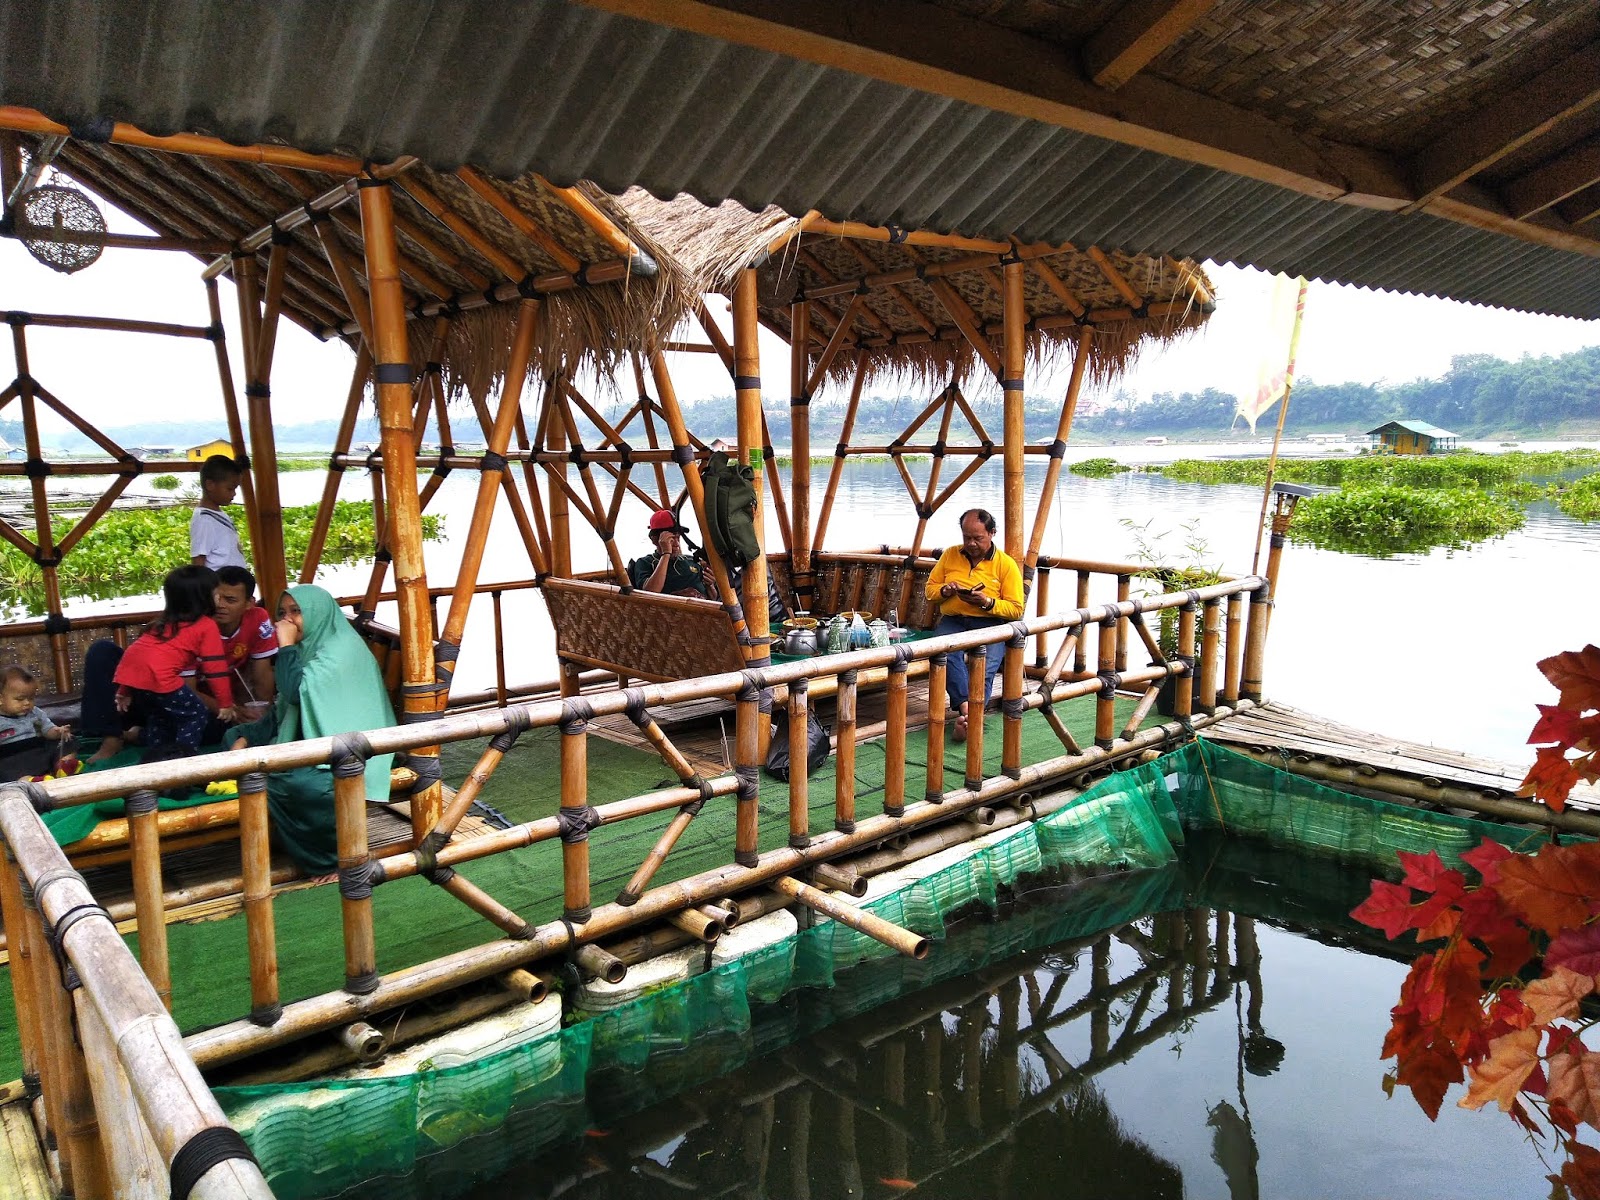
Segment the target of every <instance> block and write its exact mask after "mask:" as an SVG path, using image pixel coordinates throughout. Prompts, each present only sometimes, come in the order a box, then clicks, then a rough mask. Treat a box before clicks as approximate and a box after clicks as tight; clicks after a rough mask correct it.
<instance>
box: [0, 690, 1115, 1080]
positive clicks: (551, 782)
mask: <svg viewBox="0 0 1600 1200" xmlns="http://www.w3.org/2000/svg"><path fill="white" fill-rule="evenodd" d="M1132 706H1133V701H1132V700H1119V701H1118V718H1119V722H1120V721H1122V720H1126V716H1127V713H1128V712H1129V711H1130V710H1131V709H1132ZM1057 712H1058V714H1059V715H1060V716H1061V717H1062V719H1063V721H1064V723H1065V724H1066V725H1067V727H1068V728H1069V729H1071V730H1072V731H1073V733H1074V735H1075V736H1076V737H1077V738H1078V741H1079V743H1080V744H1082V745H1090V744H1092V743H1093V727H1094V701H1093V700H1092V698H1085V699H1081V700H1077V701H1073V702H1071V703H1067V704H1062V705H1059V706H1058V707H1057ZM1001 724H1002V722H1001V720H1000V718H999V717H998V716H995V715H991V716H990V717H989V719H988V721H987V722H986V724H985V727H984V760H985V774H986V775H995V774H998V773H999V769H1000V744H1001ZM559 737H560V735H559V734H558V733H557V732H556V731H554V730H539V731H532V732H529V733H526V734H524V735H523V736H522V738H521V739H520V740H519V741H518V743H517V745H516V747H514V748H513V750H512V751H511V753H509V754H508V755H507V756H506V758H505V761H504V762H503V764H502V765H501V767H500V769H499V770H498V771H497V772H496V774H495V776H494V779H493V780H492V781H491V783H490V784H489V786H488V787H486V788H485V789H484V796H483V799H484V801H485V802H486V803H487V804H489V805H490V806H492V807H493V808H495V809H497V810H498V811H500V812H502V813H504V814H505V815H506V816H508V817H509V818H511V819H512V820H513V821H516V822H522V821H527V820H531V819H534V818H537V817H540V816H547V815H550V814H553V813H554V812H555V811H556V809H557V808H558V806H559V799H560V770H559V765H558V758H557V755H558V740H559ZM482 746H483V743H482V742H468V743H458V744H456V745H454V746H450V747H446V748H445V752H444V755H443V768H444V777H445V780H446V782H448V783H450V784H452V785H459V784H460V782H461V780H462V779H463V778H464V777H465V775H466V773H467V771H468V770H469V769H470V767H471V766H472V764H473V763H475V762H476V761H477V758H478V756H479V755H480V754H481V753H482ZM926 748H927V736H926V733H925V732H921V731H919V732H916V733H913V734H911V735H909V736H908V738H907V746H906V795H907V801H908V802H912V801H915V800H917V799H920V798H921V796H922V793H923V791H924V789H925V788H926V770H927V766H926V762H927V760H926ZM1062 752H1063V751H1062V747H1061V743H1060V742H1059V741H1058V740H1057V738H1056V736H1055V734H1054V733H1053V732H1052V731H1051V730H1050V728H1049V726H1048V725H1046V724H1045V722H1044V720H1043V719H1042V718H1041V717H1039V716H1038V714H1036V713H1029V714H1028V715H1027V716H1026V717H1025V718H1024V720H1023V753H1022V761H1023V762H1024V763H1032V762H1039V761H1041V760H1043V759H1046V758H1050V757H1054V756H1055V755H1058V754H1060V753H1062ZM885 765H886V762H885V750H884V744H883V742H882V740H881V739H878V740H875V741H871V742H863V743H861V744H860V745H859V746H858V747H857V751H856V772H855V774H856V788H855V790H856V796H857V801H856V815H857V818H858V819H861V818H865V817H869V816H873V815H875V814H877V813H879V812H881V811H882V808H881V806H882V794H883V782H884V768H885ZM964 773H965V753H964V747H959V746H949V747H947V753H946V784H945V786H946V788H947V789H949V790H954V789H957V788H959V787H961V785H962V776H963V775H964ZM675 782H676V780H675V779H674V778H673V776H672V774H671V772H670V771H668V770H667V769H666V767H665V766H664V765H663V764H662V762H661V760H660V759H659V758H657V757H656V756H655V755H654V754H651V753H647V752H645V751H641V750H635V749H630V748H628V747H624V746H618V745H616V744H614V743H610V742H607V741H605V740H604V739H602V738H599V737H590V738H589V792H590V802H591V803H593V804H603V803H606V802H607V801H612V800H619V799H622V798H624V797H626V796H631V795H636V794H638V793H640V792H645V791H650V790H653V789H655V788H658V787H661V786H667V785H671V784H673V783H675ZM833 796H834V760H833V759H832V758H830V759H829V760H828V762H827V763H826V764H825V765H824V766H823V767H822V768H821V769H820V770H819V771H818V772H817V773H816V774H815V775H813V776H811V779H810V801H811V805H810V807H811V813H812V819H811V828H812V830H813V831H814V832H821V831H823V830H827V829H831V828H832V827H833ZM788 803H789V801H788V785H787V784H785V783H782V782H780V781H777V780H774V779H768V778H766V777H765V776H763V779H762V787H761V802H760V805H761V815H762V819H761V842H760V845H761V849H762V850H763V851H766V850H771V849H774V848H777V847H780V846H783V845H785V844H787V841H788V815H787V814H788ZM734 808H735V803H734V799H733V797H732V796H726V797H719V798H717V799H716V800H714V801H712V802H711V803H709V804H708V805H707V806H706V808H705V810H704V811H703V812H702V813H701V814H700V816H699V817H697V818H696V819H695V821H694V823H693V824H692V825H690V827H689V829H688V831H687V832H686V833H685V834H684V835H683V837H682V838H681V839H680V840H679V842H678V844H677V847H676V848H675V849H674V851H673V853H672V855H671V856H670V857H669V858H668V859H667V861H666V863H665V864H664V865H663V866H662V868H661V870H660V872H659V873H658V874H657V876H656V878H655V880H654V881H653V882H655V883H657V884H660V883H667V882H670V881H672V880H674V879H681V878H684V877H686V876H689V875H694V874H697V873H699V872H701V871H705V870H709V869H711V868H713V867H717V866H721V865H724V864H726V863H728V862H730V861H731V860H732V856H733V840H734ZM672 817H673V813H672V812H670V811H669V812H663V813H657V814H654V815H652V816H648V817H641V818H635V819H632V820H629V821H626V822H623V823H620V824H618V825H614V826H610V827H607V828H605V829H602V830H599V831H596V833H594V834H593V835H592V836H591V838H590V843H589V845H590V862H591V872H590V873H591V880H592V884H591V887H592V893H593V898H594V903H596V904H601V903H606V902H609V901H610V900H612V899H613V898H614V897H615V896H616V894H617V892H618V891H620V890H621V888H622V887H623V885H624V884H626V883H627V881H628V879H629V878H630V877H631V876H632V875H633V872H634V871H635V870H636V869H637V868H638V865H639V863H640V862H642V861H643V859H644V857H645V856H646V854H648V853H649V850H650V848H651V846H653V845H654V843H655V841H656V839H657V838H658V837H659V835H660V833H661V831H662V830H663V829H664V828H665V827H666V825H667V823H668V822H669V821H670V820H671V819H672ZM462 874H464V875H466V876H467V877H468V878H470V879H471V880H472V881H473V882H474V883H476V884H478V885H479V886H480V887H482V888H484V889H485V890H486V891H487V892H489V894H490V895H492V896H494V897H495V898H496V899H497V900H499V901H500V902H501V903H502V904H505V905H506V906H508V907H509V908H511V909H513V910H514V911H516V912H517V913H518V914H520V915H521V916H522V917H524V918H525V919H526V920H528V921H529V922H531V923H533V924H536V925H537V924H540V923H543V922H545V921H550V920H553V919H555V918H556V917H558V916H560V913H561V906H562V884H561V844H560V843H559V842H558V841H550V842H545V843H542V844H540V845H538V846H533V847H529V848H527V849H525V850H519V851H513V852H509V853H505V854H500V855H496V856H494V857H492V858H488V859H484V860H482V861H480V862H477V863H472V864H469V865H467V866H466V867H464V868H462ZM273 907H274V913H275V916H276V925H277V940H278V947H279V963H278V969H279V986H280V993H281V996H282V998H283V1000H284V1001H285V1002H289V1001H292V1000H297V999H303V998H305V997H307V996H312V995H316V994H318V993H321V992H326V991H330V990H334V989H337V988H339V987H340V986H341V985H342V983H343V977H344V968H343V963H344V954H343V942H342V932H341V923H340V906H339V891H338V889H337V888H336V887H331V886H330V887H319V888H311V889H306V890H302V891H294V892H289V893H285V894H283V895H280V896H279V897H278V899H277V901H276V902H275V904H274V906H273ZM373 909H374V921H375V925H376V929H377V940H378V969H379V971H380V972H389V971H394V970H398V969H400V968H402V967H407V966H412V965H415V964H417V963H420V962H425V961H427V960H428V959H431V958H436V957H439V956H441V955H444V954H449V953H451V952H453V951H456V950H460V949H464V948H466V947H468V946H472V945H479V944H483V943H485V942H488V941H492V940H494V938H495V937H496V936H497V931H496V930H495V929H494V927H493V926H491V925H490V924H488V923H487V922H486V921H484V920H483V919H482V918H480V917H479V916H478V915H477V914H476V913H474V912H472V911H471V910H470V909H468V908H467V907H466V906H465V905H463V904H461V903H460V902H459V901H457V900H456V899H454V898H453V897H451V896H449V895H447V894H446V893H444V892H443V891H441V890H439V889H437V888H435V887H433V886H431V885H430V884H428V883H426V882H424V881H423V880H420V879H404V880H398V881H396V882H394V883H389V884H385V885H383V886H382V887H380V888H378V889H377V891H376V892H375V893H374V895H373ZM167 936H168V945H169V954H170V957H171V965H172V979H173V989H172V990H173V1015H174V1017H175V1018H176V1019H177V1021H178V1024H179V1026H180V1027H181V1028H182V1029H183V1030H184V1032H186V1033H188V1032H192V1031H193V1030H196V1029H201V1028H205V1027H207V1026H210V1025H215V1024H219V1023H222V1022H225V1021H229V1020H233V1019H236V1018H238V1017H241V1016H243V1015H244V1014H245V1013H247V1012H248V1011H249V1008H250V992H249V970H248V951H247V942H246V936H245V923H244V917H243V916H242V914H239V915H234V916H231V917H228V918H226V919H223V920H216V921H203V922H197V923H193V924H182V925H173V926H170V927H169V929H168V935H167ZM128 940H129V944H130V946H133V947H134V948H135V950H136V949H137V939H136V938H134V937H130V938H129V939H128ZM0 973H3V974H4V975H5V983H4V986H0V1081H3V1080H8V1079H15V1078H17V1076H18V1075H19V1074H20V1071H21V1065H20V1058H19V1050H18V1047H17V1043H16V1032H15V1031H16V1023H15V1018H14V1014H13V1011H12V1006H11V989H10V973H9V968H5V969H4V971H3V972H0Z"/></svg>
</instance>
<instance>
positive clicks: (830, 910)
mask: <svg viewBox="0 0 1600 1200" xmlns="http://www.w3.org/2000/svg"><path fill="white" fill-rule="evenodd" d="M772 887H773V890H774V891H776V892H777V893H779V894H780V895H782V896H786V897H788V898H789V899H790V900H797V901H799V902H800V903H801V904H804V905H805V906H806V907H807V908H809V909H812V910H813V911H815V912H819V913H821V914H822V915H823V916H825V917H831V918H832V919H833V920H835V921H837V922H839V924H841V925H848V926H849V927H850V928H851V929H854V930H855V931H856V932H857V933H864V934H866V935H867V936H868V937H870V938H874V939H876V940H877V941H880V942H882V943H883V944H884V945H885V946H888V947H889V948H890V949H892V950H895V951H898V952H899V953H901V954H904V955H905V956H906V957H907V958H916V959H923V958H927V957H928V949H929V942H928V939H927V938H925V937H923V936H922V935H921V934H919V933H912V932H911V931H910V930H909V929H902V928H901V927H900V926H898V925H896V924H895V923H894V922H893V921H885V920H884V919H883V918H882V917H879V916H875V915H873V914H872V913H869V912H864V911H863V910H861V909H859V908H857V907H856V906H855V905H854V904H848V903H846V902H845V901H843V900H841V899H839V898H838V897H837V896H833V895H830V894H828V893H827V892H823V891H818V890H817V889H816V888H814V887H812V886H811V885H810V884H808V883H801V882H800V881H799V880H798V879H791V878H790V877H789V876H787V875H782V876H779V877H778V878H777V879H774V880H773V881H772Z"/></svg>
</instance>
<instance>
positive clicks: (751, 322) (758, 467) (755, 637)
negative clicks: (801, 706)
mask: <svg viewBox="0 0 1600 1200" xmlns="http://www.w3.org/2000/svg"><path fill="white" fill-rule="evenodd" d="M759 317H760V309H759V308H758V307H757V303H756V273H755V271H754V270H753V269H748V268H747V269H746V270H744V271H741V272H740V273H739V279H738V281H737V283H736V284H735V285H734V290H733V357H734V380H733V386H734V404H735V405H736V407H737V410H738V420H739V461H740V462H741V463H744V464H745V465H747V466H750V467H752V468H754V470H755V474H754V476H753V478H752V479H751V484H752V486H753V487H754V488H755V494H756V499H755V514H754V516H755V532H756V544H757V545H759V546H761V547H762V548H763V550H764V549H765V547H766V533H765V525H766V520H765V515H764V505H763V503H762V500H763V492H764V483H763V480H762V456H763V450H764V443H765V439H764V437H763V436H762V432H763V430H762V422H763V416H762V412H761V350H760V346H759V344H758V342H757V340H756V338H757V333H758V331H759V329H760V324H759ZM743 591H744V595H743V597H742V599H743V602H744V621H745V626H746V627H747V628H748V629H749V631H750V644H749V645H748V646H747V647H746V648H745V649H746V655H745V656H746V658H747V659H748V661H749V663H750V665H751V666H752V667H764V666H766V665H767V664H768V663H770V662H771V661H772V652H771V649H770V647H769V643H768V640H767V638H768V635H769V634H770V633H771V632H772V630H771V625H770V624H769V621H768V617H767V559H766V555H765V554H764V553H763V554H762V555H761V556H760V557H758V558H757V559H756V560H755V561H754V562H752V563H750V564H748V565H747V566H746V567H745V569H744V578H743Z"/></svg>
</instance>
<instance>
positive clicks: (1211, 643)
mask: <svg viewBox="0 0 1600 1200" xmlns="http://www.w3.org/2000/svg"><path fill="white" fill-rule="evenodd" d="M1203 612H1204V618H1203V623H1202V625H1201V632H1200V684H1199V698H1198V700H1197V701H1196V705H1195V706H1196V708H1197V709H1198V710H1199V711H1200V712H1203V713H1209V712H1211V711H1212V710H1213V709H1215V708H1216V707H1217V668H1218V667H1219V666H1220V665H1221V664H1220V659H1221V655H1220V654H1219V653H1218V647H1219V645H1220V643H1221V641H1222V605H1221V602H1220V601H1218V600H1215V599H1212V600H1207V601H1206V602H1205V605H1204V608H1203Z"/></svg>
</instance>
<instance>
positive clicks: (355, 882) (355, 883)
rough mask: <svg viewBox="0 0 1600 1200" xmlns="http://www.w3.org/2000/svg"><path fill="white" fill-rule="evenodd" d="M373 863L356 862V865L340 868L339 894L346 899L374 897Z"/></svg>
mask: <svg viewBox="0 0 1600 1200" xmlns="http://www.w3.org/2000/svg"><path fill="white" fill-rule="evenodd" d="M373 874H374V872H373V869H372V863H371V862H370V861H369V862H363V863H356V864H355V865H354V866H348V867H340V868H339V895H341V896H343V897H344V898H345V899H346V900H370V899H372V885H373V882H374V881H373V878H372V877H373Z"/></svg>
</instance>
